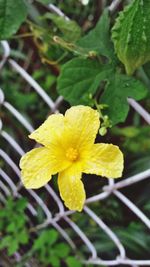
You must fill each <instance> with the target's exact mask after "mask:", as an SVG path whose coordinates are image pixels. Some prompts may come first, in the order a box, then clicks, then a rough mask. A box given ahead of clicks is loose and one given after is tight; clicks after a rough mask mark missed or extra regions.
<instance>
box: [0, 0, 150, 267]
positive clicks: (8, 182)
mask: <svg viewBox="0 0 150 267" xmlns="http://www.w3.org/2000/svg"><path fill="white" fill-rule="evenodd" d="M116 3H119V1H116ZM50 8H53V9H54V7H53V6H50ZM113 9H114V6H112V10H113ZM56 11H57V12H58V10H56ZM1 46H2V48H3V51H4V52H3V57H2V61H1V62H0V68H1V69H2V68H4V67H5V63H6V62H8V63H9V65H10V66H11V68H12V69H13V70H14V71H16V72H17V73H18V74H19V75H20V77H21V78H22V79H23V80H25V81H26V83H28V84H30V86H31V87H32V88H33V90H35V92H36V93H37V94H38V95H39V96H40V97H41V98H42V100H43V101H44V102H45V103H46V104H47V105H48V107H49V108H50V109H51V112H58V108H59V105H60V104H61V102H62V99H63V98H62V97H61V96H60V97H58V99H56V101H55V102H54V101H53V100H52V99H51V98H50V97H49V96H48V95H47V94H46V93H45V91H44V89H43V88H42V87H41V86H40V85H39V84H38V83H37V82H36V81H35V80H34V79H33V78H32V77H31V75H29V74H28V73H27V71H25V70H24V69H23V68H22V67H21V66H20V65H19V64H18V63H17V62H16V61H14V60H13V59H10V58H9V57H10V51H11V49H10V47H9V44H8V43H7V42H6V41H2V42H1ZM128 102H129V104H130V105H131V106H132V107H133V108H134V109H135V110H136V111H137V112H138V113H139V114H140V115H141V116H142V117H143V118H144V119H145V121H147V123H149V122H150V114H148V113H147V111H145V110H144V109H143V108H142V107H141V106H140V105H139V104H138V103H137V102H136V101H135V100H133V99H129V100H128ZM0 105H1V106H2V108H3V109H4V110H5V109H6V110H7V111H8V112H9V113H10V115H12V116H13V117H15V119H16V120H18V122H19V123H20V124H21V125H22V126H23V127H24V128H25V129H26V130H27V131H28V132H29V133H30V132H32V131H33V130H34V129H33V126H32V125H31V123H30V122H29V121H28V120H27V119H26V118H25V117H24V116H23V115H22V114H21V113H20V112H19V111H18V110H17V109H16V108H15V107H14V106H13V105H12V104H10V103H9V102H7V99H6V100H5V96H4V92H3V90H2V89H0ZM0 138H1V139H2V140H5V142H6V144H7V145H8V146H10V147H11V148H12V149H13V150H14V151H15V152H16V153H17V154H18V156H19V157H20V156H22V155H23V154H24V151H23V149H22V147H21V146H20V145H19V144H18V143H17V142H16V140H15V139H14V137H13V136H11V135H10V134H9V133H8V132H7V131H5V130H3V123H2V121H1V120H0ZM0 157H1V158H2V159H3V161H4V162H5V164H6V165H8V166H9V167H10V168H11V169H12V172H14V174H15V177H18V178H17V179H18V183H17V185H16V183H15V182H14V181H13V180H12V179H11V178H10V177H9V175H8V174H7V173H6V171H4V170H3V169H2V168H1V169H0V176H1V180H0V190H1V192H0V201H1V202H2V203H4V202H5V201H6V198H7V197H8V196H9V195H13V196H14V197H17V198H20V197H21V196H22V194H21V191H20V190H21V188H22V184H21V182H20V170H19V168H18V166H17V165H16V163H15V162H14V161H13V159H12V158H11V157H10V156H9V155H8V154H7V153H6V152H5V151H3V150H2V149H0ZM149 177H150V169H148V170H146V171H144V172H141V173H138V174H137V175H134V176H132V177H129V178H127V179H125V180H122V181H120V182H114V180H113V179H109V180H108V185H107V186H104V187H103V188H102V191H101V193H100V194H98V195H95V196H92V197H90V198H88V199H87V200H86V203H85V207H84V212H85V213H86V215H88V216H89V218H90V219H92V220H93V221H94V222H95V223H96V224H97V226H98V227H99V228H100V229H101V230H102V231H104V232H105V234H106V235H107V236H108V237H109V238H110V239H111V240H112V242H113V243H114V244H115V246H116V247H117V249H118V256H117V257H116V258H115V259H113V260H103V259H101V258H99V257H98V255H97V250H96V248H95V247H94V245H93V243H92V241H91V240H90V239H89V238H88V237H87V236H86V234H85V233H84V231H83V230H82V229H80V228H79V226H78V225H77V224H76V223H75V222H73V221H72V220H71V218H70V217H69V216H70V215H71V214H73V213H74V212H73V211H66V210H65V207H64V205H63V203H62V201H61V200H60V198H59V196H58V195H57V194H56V193H55V192H54V190H53V189H52V188H51V186H50V185H48V184H47V185H46V186H45V187H44V188H43V191H45V193H46V194H49V195H50V197H51V198H52V199H53V201H54V202H55V204H56V207H57V212H56V213H55V214H53V212H52V211H51V210H50V208H49V207H48V206H47V205H46V204H45V203H44V201H43V200H42V199H41V198H40V197H39V195H38V194H37V193H36V191H33V190H26V193H27V194H29V195H30V198H32V199H33V200H34V202H35V203H36V206H40V207H41V209H42V210H43V212H44V214H45V219H44V221H43V222H42V223H41V224H40V225H37V226H36V229H37V230H38V229H41V228H45V227H48V225H52V226H53V227H55V228H56V229H57V231H59V233H60V234H61V236H62V237H63V238H64V239H65V240H66V242H68V244H69V245H70V246H71V248H72V249H73V250H74V251H75V250H76V245H75V242H74V241H73V239H71V237H70V236H69V234H68V233H67V231H65V229H63V228H62V227H61V226H60V224H59V221H60V220H64V221H65V222H66V223H67V224H68V226H69V227H70V228H72V230H73V231H74V233H75V235H78V237H80V239H81V240H82V242H83V244H84V245H85V246H86V247H87V249H88V251H89V258H86V256H85V259H84V260H83V262H84V263H85V264H90V263H91V264H95V265H107V266H117V265H118V266H121V264H126V265H129V266H140V265H141V266H150V260H136V259H135V260H133V259H129V258H128V257H127V255H126V249H125V247H124V246H123V244H122V243H121V241H120V240H119V238H118V236H117V235H116V234H115V233H114V232H113V231H112V230H111V229H110V228H109V226H108V225H106V224H105V222H103V220H102V219H101V218H100V217H99V216H98V215H97V214H96V213H95V212H93V211H92V210H91V209H90V208H89V205H90V203H92V202H98V201H102V200H103V201H105V199H106V198H109V196H110V195H112V194H114V195H115V196H116V197H117V198H118V199H119V200H120V201H121V202H122V203H123V204H125V205H126V206H127V207H128V208H129V209H130V210H131V211H132V212H133V213H134V214H135V215H136V216H137V217H138V218H139V219H140V220H141V221H142V222H143V223H144V224H145V226H147V227H148V228H149V229H150V220H149V218H148V217H147V216H146V215H145V214H144V213H143V212H142V211H141V210H140V209H139V208H138V207H137V206H136V205H135V204H134V203H133V202H132V201H131V200H129V199H128V198H127V197H126V196H125V195H124V194H123V193H121V192H120V191H119V189H120V188H125V187H127V186H130V185H132V184H135V183H138V182H140V181H142V180H144V179H148V178H149ZM32 203H33V202H32V201H31V202H29V203H28V206H27V208H28V210H29V212H30V213H31V214H32V215H33V216H37V211H36V210H37V209H36V206H35V204H34V206H33V204H32ZM83 216H84V215H83ZM29 219H30V218H29Z"/></svg>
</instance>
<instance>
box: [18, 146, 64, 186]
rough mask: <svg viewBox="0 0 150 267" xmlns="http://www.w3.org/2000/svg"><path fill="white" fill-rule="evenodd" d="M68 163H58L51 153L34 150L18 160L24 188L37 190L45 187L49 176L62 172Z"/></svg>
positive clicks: (43, 148)
mask: <svg viewBox="0 0 150 267" xmlns="http://www.w3.org/2000/svg"><path fill="white" fill-rule="evenodd" d="M67 166H68V162H66V161H63V160H62V161H61V160H60V161H59V160H57V157H55V156H54V155H53V154H52V152H51V151H50V150H49V149H47V148H45V147H40V148H35V149H32V150H31V151H29V152H28V153H26V154H25V155H24V156H23V157H22V158H21V160H20V168H21V169H22V171H21V179H22V182H23V184H24V186H25V187H26V188H39V187H41V186H43V185H45V184H46V183H47V182H48V181H49V180H50V179H51V175H52V174H55V173H57V172H59V171H62V170H64V169H65V168H66V167H67Z"/></svg>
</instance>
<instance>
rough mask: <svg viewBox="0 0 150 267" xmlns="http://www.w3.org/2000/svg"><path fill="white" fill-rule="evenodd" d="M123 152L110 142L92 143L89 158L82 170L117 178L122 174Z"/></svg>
mask: <svg viewBox="0 0 150 267" xmlns="http://www.w3.org/2000/svg"><path fill="white" fill-rule="evenodd" d="M122 171H123V154H122V152H121V151H120V149H119V147H118V146H114V145H112V144H94V145H93V148H92V150H91V153H90V158H89V160H88V161H87V163H86V167H85V169H84V170H83V172H85V173H90V174H96V175H101V176H105V177H107V178H118V177H121V176H122Z"/></svg>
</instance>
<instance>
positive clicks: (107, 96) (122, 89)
mask: <svg viewBox="0 0 150 267" xmlns="http://www.w3.org/2000/svg"><path fill="white" fill-rule="evenodd" d="M146 94H147V88H146V87H145V86H144V85H143V84H142V83H141V82H140V81H138V80H136V79H134V78H131V77H129V76H127V75H121V74H115V75H114V76H113V77H112V79H111V80H109V82H108V83H107V86H106V88H105V91H104V93H103V95H102V96H101V99H100V102H101V103H102V104H106V105H108V108H107V109H106V114H107V115H108V116H109V119H110V120H111V121H112V124H113V125H115V124H117V123H119V122H124V121H125V119H126V117H127V115H128V111H129V104H128V102H127V98H128V97H131V98H134V99H135V100H141V99H143V98H144V97H145V96H146Z"/></svg>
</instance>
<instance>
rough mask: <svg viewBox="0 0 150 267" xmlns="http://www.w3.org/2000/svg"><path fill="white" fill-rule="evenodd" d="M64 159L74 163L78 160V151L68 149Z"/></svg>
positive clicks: (71, 148)
mask: <svg viewBox="0 0 150 267" xmlns="http://www.w3.org/2000/svg"><path fill="white" fill-rule="evenodd" d="M66 158H67V159H68V160H70V161H76V159H77V158H78V150H77V149H76V148H73V147H70V148H69V149H68V150H67V152H66Z"/></svg>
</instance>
